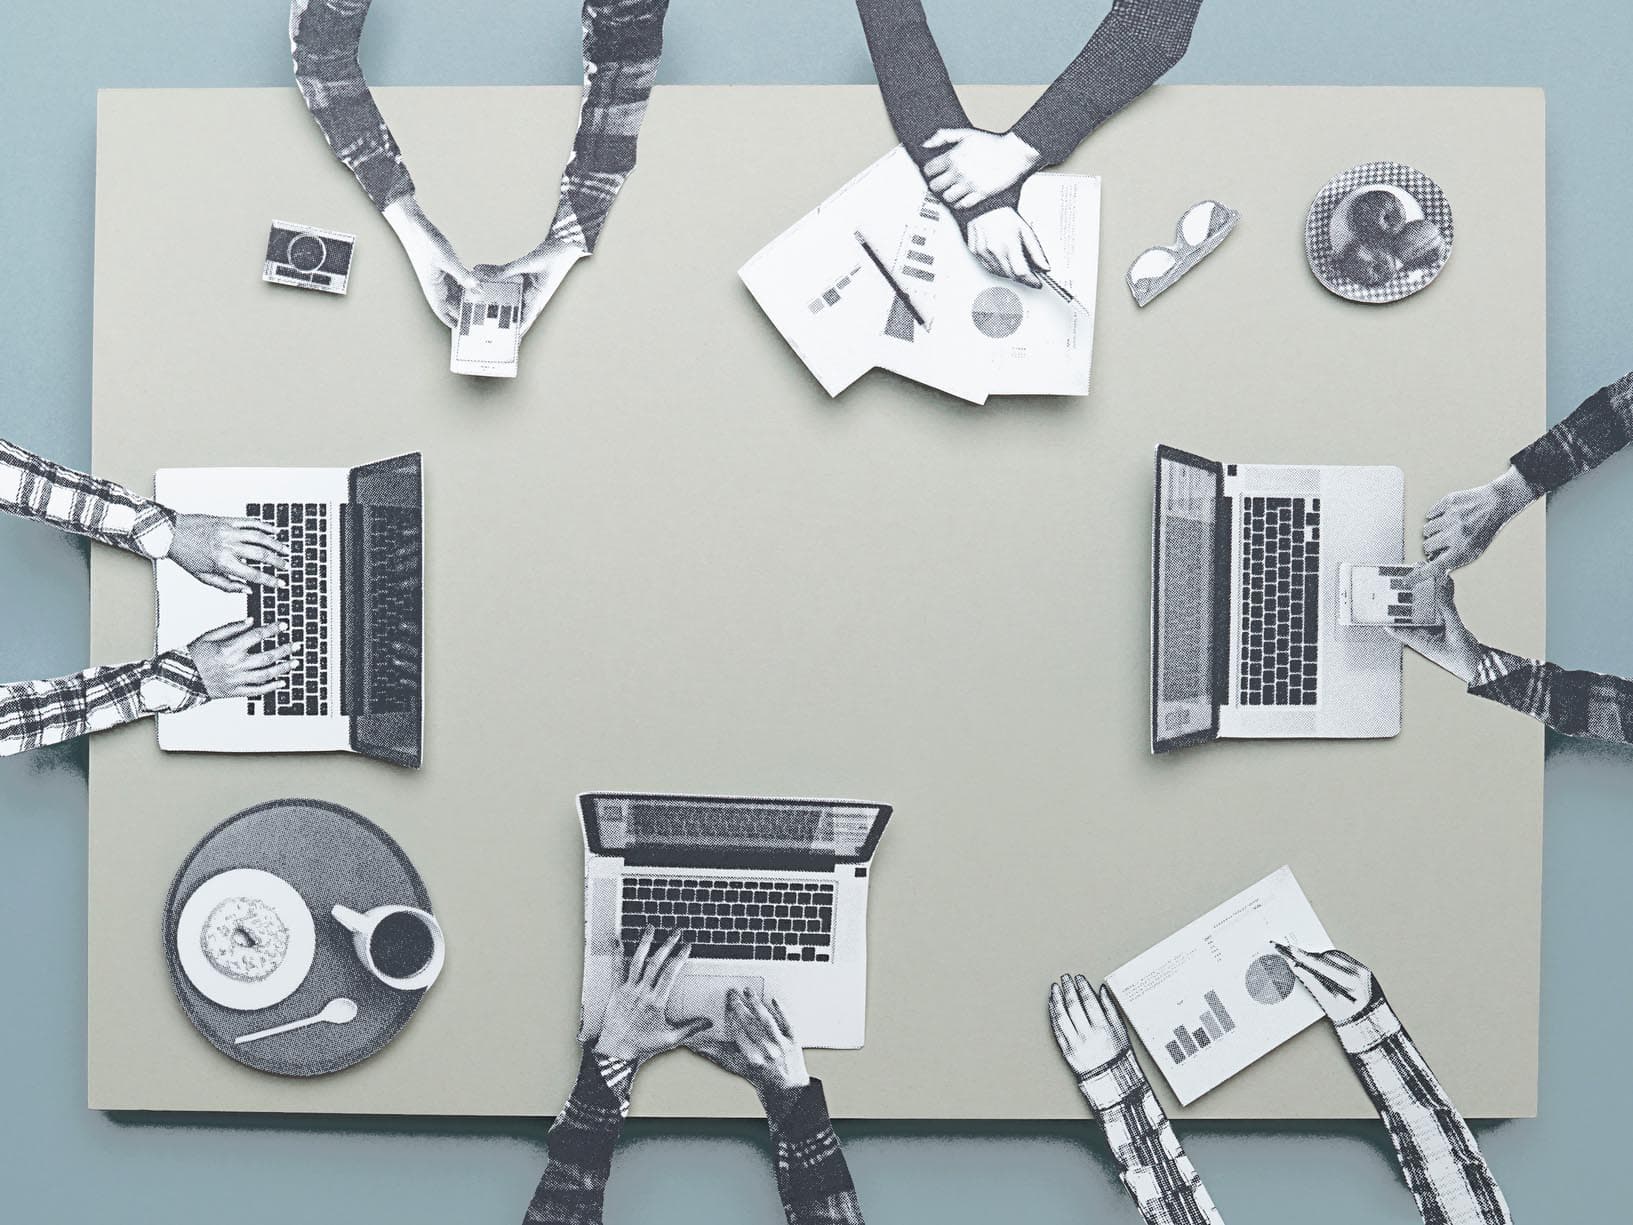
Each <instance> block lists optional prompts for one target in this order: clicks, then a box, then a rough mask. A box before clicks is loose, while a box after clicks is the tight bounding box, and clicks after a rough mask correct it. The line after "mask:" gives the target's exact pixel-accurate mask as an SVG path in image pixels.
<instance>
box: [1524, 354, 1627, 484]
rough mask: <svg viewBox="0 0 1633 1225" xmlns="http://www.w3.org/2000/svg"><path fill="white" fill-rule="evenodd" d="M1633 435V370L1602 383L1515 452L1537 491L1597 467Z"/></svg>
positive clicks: (1527, 479)
mask: <svg viewBox="0 0 1633 1225" xmlns="http://www.w3.org/2000/svg"><path fill="white" fill-rule="evenodd" d="M1629 439H1633V373H1629V374H1625V375H1623V376H1622V377H1621V378H1619V379H1617V380H1616V381H1615V382H1614V383H1611V384H1610V385H1609V386H1607V387H1601V388H1600V389H1599V390H1598V391H1596V392H1594V393H1593V394H1592V395H1591V396H1589V397H1588V398H1587V399H1586V400H1583V401H1582V403H1581V404H1579V405H1577V407H1576V409H1575V411H1573V412H1572V413H1571V415H1570V416H1568V417H1566V418H1565V420H1563V421H1561V422H1560V423H1559V424H1558V425H1556V426H1554V428H1553V429H1551V430H1549V431H1548V432H1547V433H1546V434H1544V435H1543V436H1542V437H1541V438H1539V439H1537V440H1536V441H1535V442H1533V443H1532V444H1531V445H1530V446H1528V447H1526V448H1525V450H1523V451H1521V452H1520V453H1519V454H1518V455H1516V456H1514V457H1513V459H1512V461H1511V462H1512V463H1513V465H1514V467H1515V468H1517V469H1518V470H1519V473H1520V475H1521V476H1523V477H1524V478H1525V481H1526V484H1528V485H1530V486H1531V492H1532V493H1534V494H1536V495H1537V496H1538V497H1542V496H1543V495H1545V494H1550V493H1553V492H1554V490H1556V489H1558V488H1559V487H1560V486H1561V485H1563V484H1564V483H1565V482H1566V481H1568V480H1570V479H1571V478H1572V477H1573V476H1579V475H1581V474H1582V473H1584V472H1587V471H1588V470H1589V469H1592V468H1597V467H1598V466H1599V465H1600V464H1602V463H1604V462H1605V460H1607V459H1609V458H1610V457H1611V456H1612V455H1614V454H1615V453H1616V452H1617V451H1620V450H1621V449H1622V448H1623V447H1625V446H1626V445H1627V444H1628V440H1629Z"/></svg>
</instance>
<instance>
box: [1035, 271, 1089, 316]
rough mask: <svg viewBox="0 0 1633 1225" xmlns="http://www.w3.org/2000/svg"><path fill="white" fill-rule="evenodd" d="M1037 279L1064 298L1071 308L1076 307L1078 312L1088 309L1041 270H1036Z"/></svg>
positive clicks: (1064, 287)
mask: <svg viewBox="0 0 1633 1225" xmlns="http://www.w3.org/2000/svg"><path fill="white" fill-rule="evenodd" d="M1038 277H1039V278H1040V279H1041V280H1042V281H1043V283H1044V284H1045V285H1047V286H1049V288H1050V289H1052V290H1054V291H1055V292H1056V293H1058V294H1059V295H1060V296H1061V297H1063V298H1065V299H1066V301H1068V302H1070V303H1071V304H1072V305H1073V306H1075V307H1078V308H1079V309H1080V310H1088V309H1089V308H1088V307H1086V306H1084V305H1083V304H1082V303H1081V302H1079V301H1078V300H1077V299H1076V298H1074V297H1072V294H1071V291H1070V290H1069V289H1067V288H1066V286H1064V285H1062V284H1061V283H1060V282H1059V281H1057V280H1055V278H1054V277H1052V276H1050V275H1049V274H1048V273H1047V272H1044V271H1043V270H1042V269H1041V268H1040V269H1038Z"/></svg>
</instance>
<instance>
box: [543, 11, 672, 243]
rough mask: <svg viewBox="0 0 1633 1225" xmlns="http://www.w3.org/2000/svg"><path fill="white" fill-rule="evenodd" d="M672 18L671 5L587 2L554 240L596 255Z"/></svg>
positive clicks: (631, 157) (629, 166) (628, 167)
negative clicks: (580, 75)
mask: <svg viewBox="0 0 1633 1225" xmlns="http://www.w3.org/2000/svg"><path fill="white" fill-rule="evenodd" d="M668 12H669V0H584V11H583V23H584V90H583V94H582V96H581V97H580V100H579V111H578V133H577V135H576V136H575V137H574V138H573V153H572V156H571V157H570V158H568V160H567V168H566V169H565V170H564V171H563V172H562V176H561V194H560V198H559V200H558V201H557V204H556V215H555V218H554V219H553V220H552V221H551V223H550V236H549V238H548V239H547V241H550V242H555V243H560V244H562V245H565V246H570V247H578V248H580V249H581V250H584V251H593V250H595V243H596V239H598V238H599V237H600V236H601V227H602V226H603V225H604V224H605V222H606V220H607V214H608V213H609V212H610V211H611V210H612V202H613V201H614V200H616V199H617V198H618V191H619V189H620V188H622V187H623V185H624V180H626V179H627V178H629V173H630V171H632V170H634V169H635V142H636V138H637V137H638V136H639V135H640V132H641V121H642V120H643V119H645V118H646V104H647V101H648V99H650V97H651V96H652V83H653V81H654V80H655V79H656V78H657V75H658V61H659V59H660V58H661V57H662V56H663V19H664V17H665V16H666V15H667V14H668Z"/></svg>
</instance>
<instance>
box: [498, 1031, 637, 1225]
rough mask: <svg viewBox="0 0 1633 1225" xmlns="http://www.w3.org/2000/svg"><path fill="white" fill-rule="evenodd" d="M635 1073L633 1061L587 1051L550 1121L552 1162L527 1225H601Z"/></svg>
mask: <svg viewBox="0 0 1633 1225" xmlns="http://www.w3.org/2000/svg"><path fill="white" fill-rule="evenodd" d="M634 1077H635V1065H634V1064H633V1063H630V1062H629V1061H628V1060H625V1059H609V1058H607V1057H606V1056H604V1055H597V1054H596V1053H595V1052H594V1051H592V1050H590V1049H589V1048H588V1047H586V1048H585V1049H584V1057H583V1058H582V1059H581V1060H580V1061H579V1065H578V1081H577V1083H576V1084H574V1086H573V1092H572V1096H570V1097H569V1098H568V1099H567V1104H566V1105H565V1106H563V1107H562V1110H561V1113H560V1114H559V1115H557V1116H556V1121H555V1122H554V1123H552V1124H551V1125H550V1141H549V1143H550V1164H549V1165H548V1166H546V1167H545V1170H544V1176H543V1177H542V1178H540V1179H539V1185H538V1189H537V1190H535V1191H534V1192H533V1200H532V1202H531V1203H529V1204H528V1206H527V1215H526V1216H525V1217H524V1218H523V1223H524V1225H601V1214H602V1208H603V1199H604V1197H605V1195H606V1190H607V1178H608V1176H609V1175H610V1174H611V1173H612V1150H613V1147H614V1146H615V1145H616V1144H617V1143H618V1136H619V1134H620V1133H621V1132H622V1131H623V1130H624V1118H625V1116H626V1115H628V1114H629V1090H630V1082H631V1081H632V1080H633V1079H634Z"/></svg>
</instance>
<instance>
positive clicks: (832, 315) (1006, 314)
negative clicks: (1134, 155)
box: [738, 145, 1100, 404]
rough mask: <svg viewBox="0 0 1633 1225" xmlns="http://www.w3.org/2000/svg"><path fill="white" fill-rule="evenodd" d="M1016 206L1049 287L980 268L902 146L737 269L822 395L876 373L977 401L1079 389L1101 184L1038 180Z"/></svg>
mask: <svg viewBox="0 0 1633 1225" xmlns="http://www.w3.org/2000/svg"><path fill="white" fill-rule="evenodd" d="M1019 211H1020V213H1021V215H1022V216H1023V217H1024V218H1025V219H1026V220H1027V222H1028V223H1029V224H1030V225H1031V226H1032V228H1033V230H1034V232H1035V233H1036V234H1037V236H1038V239H1039V241H1040V242H1041V243H1042V245H1043V248H1044V250H1045V251H1046V252H1047V253H1048V255H1049V259H1050V270H1051V276H1052V277H1053V279H1054V281H1055V282H1056V285H1057V286H1058V288H1048V287H1045V288H1042V289H1033V288H1032V287H1030V286H1027V285H1023V284H1020V283H1019V282H1016V281H1012V280H1009V279H1007V278H1005V277H1000V276H995V275H993V274H992V273H989V272H987V271H986V270H985V269H984V268H982V267H981V265H980V264H979V263H977V262H976V259H975V257H974V256H973V255H971V254H970V252H969V250H968V248H967V247H966V246H965V244H964V238H963V235H962V234H961V233H960V232H959V228H958V223H957V221H955V220H954V218H953V216H952V214H951V213H950V212H949V211H948V210H947V208H946V206H945V205H943V204H942V203H941V202H940V200H938V199H937V198H936V197H935V195H933V194H932V193H931V192H929V191H928V190H927V189H926V187H925V185H924V179H923V177H922V176H921V175H920V174H919V171H918V167H917V166H915V165H914V164H913V160H912V159H911V158H910V157H908V155H907V152H906V151H905V150H904V149H902V148H901V146H899V145H898V146H897V147H896V148H894V149H892V150H891V151H890V152H889V153H888V154H886V155H885V156H884V157H882V158H880V159H879V160H878V161H876V162H874V163H873V164H872V165H871V166H869V167H868V168H867V169H865V170H864V171H862V172H861V173H860V174H858V175H857V176H856V177H855V178H853V179H852V180H851V181H850V182H848V183H846V184H845V186H843V187H841V188H840V189H839V190H838V191H837V192H835V193H834V194H833V195H832V196H830V197H829V198H828V199H827V200H825V201H823V202H822V203H821V204H820V205H818V206H817V207H816V208H815V209H814V210H812V211H811V212H810V213H808V214H806V215H805V216H804V217H802V218H801V219H800V220H799V221H798V222H796V223H795V224H794V225H793V226H791V227H790V228H789V229H787V230H785V231H784V232H783V233H782V234H780V235H778V237H777V238H775V239H773V240H772V241H771V242H770V243H769V244H767V245H766V246H765V247H764V248H763V249H761V250H760V251H759V252H757V253H756V254H755V255H754V256H753V258H751V259H750V260H749V261H748V262H747V263H746V264H744V265H743V266H742V268H741V269H739V270H738V276H739V277H741V278H742V281H743V283H744V284H745V285H746V286H747V287H748V289H749V292H751V293H752V294H753V295H754V298H755V300H756V301H757V302H758V303H759V304H760V308H761V309H762V310H763V311H765V313H766V315H767V316H768V317H769V318H770V319H771V321H772V323H773V324H775V325H776V327H777V330H778V331H779V332H781V333H782V335H783V338H784V339H785V340H787V341H788V343H789V345H790V346H791V347H792V348H793V349H794V352H795V353H797V354H798V355H799V357H800V360H801V361H803V362H804V363H805V365H806V367H807V368H808V369H809V370H810V371H811V373H812V374H813V375H814V376H815V377H816V379H817V381H818V382H819V383H821V384H822V387H823V390H825V391H826V392H827V393H828V394H829V395H830V396H836V395H838V394H839V393H840V392H841V391H843V390H844V389H845V388H847V387H849V386H850V385H851V384H852V383H854V382H855V381H856V380H857V379H858V378H860V377H861V376H862V375H863V374H865V373H867V371H869V370H870V369H873V368H874V367H880V368H883V369H886V370H893V371H895V372H896V373H898V374H900V375H902V376H904V377H906V378H910V379H913V380H914V381H916V382H919V383H923V384H925V385H926V386H930V387H935V388H939V389H940V390H942V391H946V392H948V393H949V394H952V395H955V396H958V397H960V398H961V399H965V400H969V401H970V402H972V403H975V404H983V403H985V402H986V399H987V397H988V396H989V395H1021V394H1030V395H1083V394H1085V393H1086V392H1087V391H1088V389H1089V369H1090V364H1091V362H1092V359H1093V348H1094V299H1095V279H1096V276H1097V273H1098V266H1099V253H1100V180H1099V179H1098V178H1091V177H1087V176H1084V175H1073V174H1037V175H1033V176H1032V177H1031V178H1030V179H1028V180H1027V182H1026V185H1025V186H1024V187H1023V188H1022V192H1021V203H1020V210H1019ZM875 257H876V258H877V260H878V262H877V263H875V262H874V260H875Z"/></svg>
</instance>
